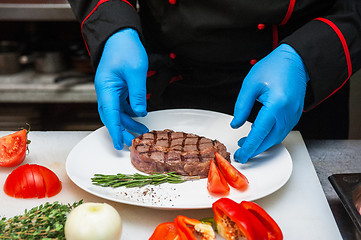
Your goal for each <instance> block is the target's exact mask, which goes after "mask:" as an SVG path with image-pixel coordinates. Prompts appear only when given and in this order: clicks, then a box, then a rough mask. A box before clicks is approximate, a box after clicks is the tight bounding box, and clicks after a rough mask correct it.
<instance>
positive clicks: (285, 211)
mask: <svg viewBox="0 0 361 240" xmlns="http://www.w3.org/2000/svg"><path fill="white" fill-rule="evenodd" d="M8 133H9V132H0V136H4V135H6V134H8ZM89 133H90V132H31V133H30V134H29V138H30V139H31V141H32V143H31V144H30V146H29V154H28V156H27V158H26V160H25V163H37V164H41V165H44V166H46V167H48V168H50V169H52V170H53V171H54V172H55V173H56V174H57V175H58V176H59V178H60V179H61V181H62V183H63V189H62V191H61V192H60V193H59V194H58V195H56V196H54V197H52V198H50V199H49V198H44V199H14V198H10V197H8V196H6V195H5V194H4V192H3V191H0V206H3V207H1V208H0V216H7V217H11V216H14V215H18V214H22V213H23V212H24V210H25V209H30V208H31V207H33V206H36V205H39V204H42V203H45V202H47V201H60V202H63V203H72V202H75V201H79V200H80V199H84V201H87V202H89V201H96V202H108V203H109V204H111V205H113V206H114V207H115V208H116V209H117V210H118V211H119V213H120V215H121V216H122V219H123V235H122V239H125V240H133V239H134V240H138V239H147V238H148V237H149V236H150V235H151V233H152V232H153V230H154V228H155V227H156V225H158V224H159V223H161V222H165V221H173V219H174V218H175V217H176V216H177V215H179V214H182V215H185V216H188V217H193V218H203V217H210V216H212V215H213V214H212V210H211V209H201V210H170V211H167V210H158V209H152V208H144V207H137V206H131V205H126V204H121V203H115V202H111V201H108V200H104V199H101V198H98V197H96V196H94V195H91V194H89V193H87V192H85V191H83V190H82V189H80V188H78V187H77V186H76V185H75V184H74V183H72V182H71V180H70V179H69V178H68V176H67V174H66V172H65V161H66V158H67V156H68V154H69V152H70V151H71V149H72V148H73V147H74V146H75V145H76V144H77V143H78V142H79V141H80V140H81V139H83V138H84V137H86V136H87V135H88V134H89ZM310 144H311V143H310ZM314 144H316V143H314ZM283 145H284V146H285V147H286V148H287V150H288V151H289V153H290V155H291V157H292V162H293V172H292V175H291V177H290V179H289V180H288V182H287V183H286V184H285V185H284V186H283V187H282V188H281V189H279V190H278V191H276V192H275V193H273V194H271V195H269V196H267V197H264V198H262V199H259V200H257V201H256V202H257V203H258V204H260V205H261V206H262V207H263V208H264V209H265V210H266V211H267V212H268V213H269V214H270V215H271V216H272V217H273V218H274V219H275V220H276V222H277V223H278V224H279V225H280V227H281V229H282V231H283V233H284V238H285V239H287V240H288V239H290V240H298V239H300V240H301V239H302V240H304V239H308V240H313V239H314V240H318V239H327V240H333V239H335V240H336V239H337V240H340V239H342V237H341V234H340V232H339V230H338V227H337V224H336V221H335V218H334V217H333V214H332V211H331V208H330V206H329V204H328V202H327V199H326V195H325V194H324V192H323V189H322V186H321V184H320V181H319V179H318V177H317V174H316V171H315V168H314V166H313V164H312V161H311V158H310V155H309V154H308V152H307V148H306V145H305V143H304V141H303V139H302V136H301V134H300V133H299V132H291V133H290V134H289V135H288V136H287V138H286V139H285V140H284V141H283ZM311 145H312V144H311ZM315 146H317V145H315ZM341 166H342V165H341ZM11 170H12V169H8V168H1V169H0V184H1V185H3V184H4V181H5V179H6V176H7V175H8V174H9V172H10V171H11ZM342 170H343V169H342ZM321 182H322V181H321ZM4 206H6V207H4ZM350 239H351V238H350Z"/></svg>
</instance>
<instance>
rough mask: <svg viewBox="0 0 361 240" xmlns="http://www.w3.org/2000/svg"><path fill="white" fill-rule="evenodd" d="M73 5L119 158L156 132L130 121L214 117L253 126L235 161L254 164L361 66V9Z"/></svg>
mask: <svg viewBox="0 0 361 240" xmlns="http://www.w3.org/2000/svg"><path fill="white" fill-rule="evenodd" d="M69 2H70V4H71V6H72V9H73V11H74V13H75V15H76V17H77V19H78V20H79V21H80V23H81V32H82V35H83V38H84V41H85V44H86V47H87V49H88V51H89V54H90V56H91V59H92V62H93V65H94V67H95V68H96V75H95V89H96V93H97V98H98V110H99V114H100V117H101V120H102V122H103V123H104V125H105V126H106V127H107V129H108V131H109V133H110V135H111V137H112V139H113V144H114V147H115V148H116V149H122V148H123V144H124V143H125V144H126V145H128V146H130V145H131V140H132V139H133V136H132V135H131V134H130V133H129V132H128V131H132V132H137V133H140V134H141V133H144V132H146V131H148V129H147V127H146V126H144V125H142V124H140V123H138V122H136V121H134V120H132V118H131V117H134V116H139V117H143V116H145V115H146V114H147V111H150V110H157V109H169V108H197V109H207V110H213V111H218V112H223V113H228V114H232V115H233V120H232V122H231V123H230V125H231V127H232V128H239V127H241V126H242V125H243V124H244V123H245V121H246V120H247V119H249V120H251V121H252V122H253V125H252V129H251V131H250V133H249V135H248V136H247V137H245V138H242V139H240V140H239V142H238V145H239V147H240V148H239V149H238V150H237V151H236V152H235V154H234V159H235V160H236V161H239V162H242V163H245V162H247V161H248V160H249V159H250V158H252V157H254V156H256V155H258V154H260V153H262V152H263V151H265V150H267V149H268V148H270V147H271V146H273V145H275V144H278V143H280V142H281V141H282V140H283V139H284V138H285V137H286V136H287V134H288V133H289V132H290V131H291V130H292V129H294V127H295V126H296V124H297V123H298V122H299V120H300V118H301V115H302V113H303V112H307V111H310V110H312V109H314V108H317V106H318V105H319V104H320V105H322V104H324V103H323V102H324V101H325V102H327V100H328V98H331V96H332V95H336V94H337V92H338V91H339V90H340V89H342V87H343V86H344V85H345V84H347V81H348V80H349V79H350V77H351V75H352V74H353V73H354V72H356V71H357V70H358V69H359V68H360V67H361V17H360V13H361V3H360V1H358V0H278V1H249V0H222V1H219V0H207V1H205V0H169V1H168V0H139V1H138V2H136V1H133V0H100V1H98V0H70V1H69ZM342 108H343V106H342V107H341V108H340V109H342ZM332 111H337V109H336V108H334V109H333V110H332ZM335 115H337V113H336V114H335ZM252 116H254V117H253V119H252ZM315 121H316V120H315ZM327 121H332V119H328V120H327Z"/></svg>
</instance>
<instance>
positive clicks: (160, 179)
mask: <svg viewBox="0 0 361 240" xmlns="http://www.w3.org/2000/svg"><path fill="white" fill-rule="evenodd" d="M194 179H199V176H181V175H178V174H176V173H175V172H169V173H153V174H150V175H143V174H139V173H135V174H122V173H118V174H116V175H104V174H94V177H93V178H92V179H91V180H92V182H93V184H94V185H100V186H102V187H113V188H117V187H122V186H125V187H127V188H132V187H143V186H145V185H159V184H162V183H166V182H168V183H182V182H185V181H188V180H194Z"/></svg>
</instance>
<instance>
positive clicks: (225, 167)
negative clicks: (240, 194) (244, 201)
mask: <svg viewBox="0 0 361 240" xmlns="http://www.w3.org/2000/svg"><path fill="white" fill-rule="evenodd" d="M215 157H216V162H217V166H218V168H219V170H220V171H221V173H222V174H223V176H224V178H225V179H226V181H227V182H228V184H229V185H231V186H232V187H234V188H236V189H238V190H241V191H244V190H246V189H247V188H248V184H249V182H248V179H247V178H246V176H244V175H243V174H242V173H240V172H239V171H238V170H237V169H236V168H235V167H234V166H233V165H232V164H231V163H230V162H228V161H227V160H226V159H225V158H224V157H223V156H222V155H221V154H219V153H218V152H216V154H215Z"/></svg>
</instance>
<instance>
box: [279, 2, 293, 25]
mask: <svg viewBox="0 0 361 240" xmlns="http://www.w3.org/2000/svg"><path fill="white" fill-rule="evenodd" d="M295 3H296V0H290V4H289V5H288V9H287V13H286V16H285V18H284V19H283V20H282V22H281V23H280V25H285V24H286V23H287V22H288V20H289V19H290V17H291V15H292V12H293V9H294V8H295Z"/></svg>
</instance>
